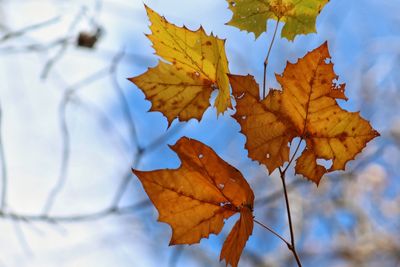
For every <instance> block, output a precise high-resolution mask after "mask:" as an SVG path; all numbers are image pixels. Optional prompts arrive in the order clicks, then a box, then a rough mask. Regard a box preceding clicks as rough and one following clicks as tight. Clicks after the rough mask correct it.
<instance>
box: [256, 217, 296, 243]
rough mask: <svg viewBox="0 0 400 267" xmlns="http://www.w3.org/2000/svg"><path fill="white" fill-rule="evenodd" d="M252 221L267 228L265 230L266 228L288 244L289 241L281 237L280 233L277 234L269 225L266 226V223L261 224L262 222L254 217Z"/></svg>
mask: <svg viewBox="0 0 400 267" xmlns="http://www.w3.org/2000/svg"><path fill="white" fill-rule="evenodd" d="M253 221H254V222H255V223H256V224H258V225H260V226H261V227H263V228H265V229H267V230H268V231H269V232H271V233H272V234H274V235H275V236H276V237H278V238H279V239H280V240H282V241H283V242H284V243H286V245H288V246H290V243H289V242H288V241H287V240H286V239H285V238H283V237H282V236H281V235H280V234H278V233H277V232H275V231H274V230H273V229H272V228H270V227H268V226H267V225H265V224H263V223H261V222H259V221H257V220H256V219H255V218H254V219H253Z"/></svg>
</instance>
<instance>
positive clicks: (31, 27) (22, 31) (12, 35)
mask: <svg viewBox="0 0 400 267" xmlns="http://www.w3.org/2000/svg"><path fill="white" fill-rule="evenodd" d="M59 20H60V16H57V17H54V18H51V19H48V20H45V21H42V22H39V23H36V24H32V25H29V26H27V27H24V28H22V29H19V30H16V31H10V32H7V33H6V34H4V35H3V36H1V37H0V43H1V42H5V41H7V40H9V39H12V38H16V37H19V36H22V35H24V34H26V33H28V32H30V31H33V30H37V29H40V28H43V27H46V26H49V25H51V24H53V23H56V22H58V21H59Z"/></svg>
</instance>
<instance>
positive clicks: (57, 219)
mask: <svg viewBox="0 0 400 267" xmlns="http://www.w3.org/2000/svg"><path fill="white" fill-rule="evenodd" d="M146 207H150V201H148V199H145V200H141V201H139V202H137V203H135V204H132V205H129V206H125V207H119V208H107V209H104V210H100V211H98V212H94V213H88V214H79V215H66V216H50V215H46V214H41V215H23V214H19V213H14V212H0V218H4V219H9V220H14V221H22V222H27V223H28V222H31V221H32V222H33V221H37V222H46V223H53V224H56V223H75V222H82V221H93V220H99V219H102V218H104V217H108V216H111V215H123V214H131V213H132V212H134V211H137V210H139V209H142V208H146Z"/></svg>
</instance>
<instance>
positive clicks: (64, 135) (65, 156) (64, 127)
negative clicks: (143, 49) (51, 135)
mask: <svg viewBox="0 0 400 267" xmlns="http://www.w3.org/2000/svg"><path fill="white" fill-rule="evenodd" d="M108 69H109V68H106V69H103V70H100V71H98V72H96V73H94V74H93V75H90V76H89V77H87V78H85V79H83V80H81V81H79V82H77V83H75V84H74V85H72V86H71V87H69V88H67V89H66V90H65V92H64V96H63V98H62V100H61V102H60V105H59V120H60V130H61V140H62V151H61V166H60V172H59V177H58V179H57V183H56V184H55V185H54V187H53V188H52V190H51V191H50V193H49V195H48V197H47V199H46V201H45V204H44V208H43V214H44V215H46V214H47V213H49V212H50V210H51V208H52V206H53V204H54V203H55V200H56V198H57V196H58V194H59V193H60V192H61V190H62V188H63V186H64V184H65V180H66V178H67V171H68V165H69V158H70V136H69V131H68V124H67V120H66V109H67V106H68V103H69V102H70V100H71V98H72V96H73V95H74V94H75V93H76V91H77V90H78V89H79V88H81V87H83V86H85V85H88V84H90V83H93V82H95V81H97V80H98V79H101V78H103V77H104V75H107V74H108Z"/></svg>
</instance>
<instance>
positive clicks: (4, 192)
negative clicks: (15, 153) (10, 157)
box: [0, 106, 8, 210]
mask: <svg viewBox="0 0 400 267" xmlns="http://www.w3.org/2000/svg"><path fill="white" fill-rule="evenodd" d="M2 122H3V109H2V107H1V106H0V161H1V162H0V163H1V202H0V210H4V209H5V207H6V202H7V185H8V179H7V164H6V158H5V154H4V144H3V134H2V129H3V127H2V125H3V123H2Z"/></svg>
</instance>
